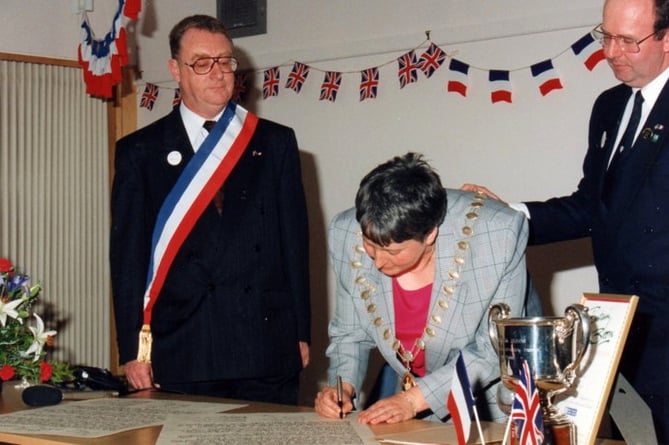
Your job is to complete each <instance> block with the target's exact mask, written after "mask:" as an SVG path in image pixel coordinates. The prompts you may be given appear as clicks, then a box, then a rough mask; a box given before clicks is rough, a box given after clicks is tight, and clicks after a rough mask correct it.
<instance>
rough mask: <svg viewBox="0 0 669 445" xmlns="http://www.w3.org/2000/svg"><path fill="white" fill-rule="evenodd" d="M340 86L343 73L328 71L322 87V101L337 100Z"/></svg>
mask: <svg viewBox="0 0 669 445" xmlns="http://www.w3.org/2000/svg"><path fill="white" fill-rule="evenodd" d="M340 85H341V73H338V72H336V71H326V72H325V79H324V80H323V84H322V85H321V97H320V100H329V101H330V102H334V101H335V100H337V92H338V91H339V86H340Z"/></svg>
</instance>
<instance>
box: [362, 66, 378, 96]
mask: <svg viewBox="0 0 669 445" xmlns="http://www.w3.org/2000/svg"><path fill="white" fill-rule="evenodd" d="M360 76H361V80H360V101H363V100H365V99H376V91H377V89H378V87H379V69H378V68H367V69H366V70H364V71H361V72H360Z"/></svg>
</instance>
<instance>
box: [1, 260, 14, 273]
mask: <svg viewBox="0 0 669 445" xmlns="http://www.w3.org/2000/svg"><path fill="white" fill-rule="evenodd" d="M12 270H14V266H12V262H11V261H9V260H8V259H7V258H0V273H10V272H11V271H12Z"/></svg>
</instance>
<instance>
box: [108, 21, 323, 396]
mask: <svg viewBox="0 0 669 445" xmlns="http://www.w3.org/2000/svg"><path fill="white" fill-rule="evenodd" d="M169 42H170V49H171V55H172V58H171V59H170V60H169V64H168V66H169V70H170V72H171V74H172V76H173V77H174V80H175V81H176V82H177V84H178V86H179V89H180V91H181V104H180V105H179V106H177V107H175V108H174V109H173V111H172V112H171V113H169V114H168V115H167V116H165V117H163V118H161V119H159V120H158V121H156V122H154V123H153V124H151V125H149V126H147V127H145V128H143V129H140V130H138V131H136V132H135V133H133V134H131V135H129V136H127V137H125V138H123V139H121V140H119V141H118V143H117V145H116V156H115V176H114V184H113V190H112V229H111V249H110V262H111V272H112V276H111V277H112V287H113V289H112V290H113V298H114V312H115V317H116V328H117V329H116V330H117V333H118V347H119V355H120V362H121V364H124V368H125V369H124V370H125V373H126V376H127V378H128V382H129V384H130V385H131V386H132V387H133V388H137V389H144V388H151V387H153V386H160V387H161V388H162V389H166V390H171V391H177V392H181V393H188V394H205V395H211V396H220V397H228V398H235V399H245V400H257V401H266V402H274V403H284V404H296V403H297V400H298V384H299V374H300V371H301V370H302V369H303V368H304V367H306V366H307V364H308V363H309V342H310V305H309V271H308V259H309V247H308V227H307V212H306V204H305V197H304V190H303V186H302V180H301V172H300V160H299V154H298V147H297V142H296V139H295V134H294V132H293V130H291V129H290V128H287V127H284V126H281V125H279V124H276V123H273V122H270V121H267V120H264V119H259V118H258V117H256V116H255V115H253V114H252V113H251V112H249V111H247V110H245V109H243V108H242V107H241V106H239V105H238V104H236V103H235V102H233V101H231V98H232V95H233V88H234V82H235V74H234V72H235V71H236V70H237V66H238V63H237V59H235V57H234V48H233V44H232V41H231V39H230V37H229V36H228V34H227V32H226V30H225V28H224V26H223V24H222V23H221V22H220V21H219V20H217V19H216V18H214V17H209V16H204V15H195V16H191V17H187V18H185V19H183V20H182V21H180V22H179V23H178V24H177V25H176V26H175V27H174V28H173V29H172V31H171V32H170V36H169Z"/></svg>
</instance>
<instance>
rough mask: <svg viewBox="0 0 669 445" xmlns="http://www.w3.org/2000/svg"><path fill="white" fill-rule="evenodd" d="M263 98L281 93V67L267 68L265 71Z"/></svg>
mask: <svg viewBox="0 0 669 445" xmlns="http://www.w3.org/2000/svg"><path fill="white" fill-rule="evenodd" d="M263 78H264V80H263V83H262V98H263V99H267V98H268V97H271V96H278V95H279V79H280V73H279V67H278V66H275V67H274V68H269V69H266V70H265V71H264V73H263Z"/></svg>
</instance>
